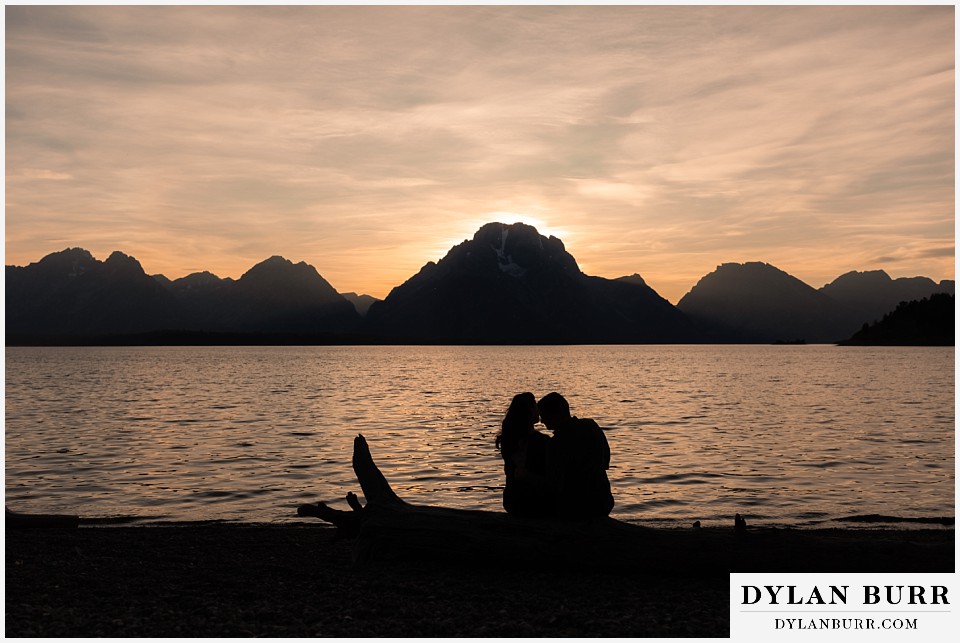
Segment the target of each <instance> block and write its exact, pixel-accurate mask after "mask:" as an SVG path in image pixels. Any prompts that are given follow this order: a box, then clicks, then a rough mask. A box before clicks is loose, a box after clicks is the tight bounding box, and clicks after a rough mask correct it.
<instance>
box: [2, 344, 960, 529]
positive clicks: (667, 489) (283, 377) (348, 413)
mask: <svg viewBox="0 0 960 643" xmlns="http://www.w3.org/2000/svg"><path fill="white" fill-rule="evenodd" d="M525 390H530V391H533V392H534V393H536V394H538V395H542V394H545V393H547V392H550V391H552V390H557V391H560V392H562V393H563V394H564V395H565V396H566V397H567V398H568V399H569V400H570V404H571V407H572V410H573V412H574V414H578V415H581V416H585V417H593V418H595V419H596V420H597V421H598V422H599V423H600V425H601V426H603V427H604V428H606V429H607V439H608V441H609V442H610V447H611V451H612V453H613V461H612V467H613V468H612V469H611V471H610V480H611V483H612V485H613V488H614V495H615V497H616V500H617V506H616V507H615V508H614V512H613V516H614V517H617V518H621V519H627V520H632V521H637V522H642V523H647V524H668V525H674V524H689V523H691V522H693V521H694V520H701V521H702V522H703V523H704V524H705V525H707V524H711V523H713V524H728V523H729V524H732V516H733V514H734V513H741V514H744V515H746V516H747V517H748V519H750V520H751V522H752V523H755V524H787V525H812V524H817V523H819V522H821V521H824V520H829V519H831V518H836V517H840V516H848V515H853V514H865V513H878V514H886V515H900V516H943V515H950V516H952V515H953V510H954V508H953V498H954V491H953V489H954V464H953V462H954V460H953V444H954V442H953V429H954V380H953V349H952V348H947V349H943V348H838V347H833V346H613V347H610V346H573V347H373V346H372V347H309V348H302V347H289V348H288V347H281V348H276V347H269V348H250V347H217V348H175V347H166V348H8V349H6V494H7V497H6V499H7V503H8V504H9V505H10V506H11V507H14V508H18V509H21V510H24V511H59V512H63V511H71V512H76V513H80V514H81V515H84V516H101V517H105V516H117V515H139V516H150V517H161V516H162V517H163V518H164V519H167V520H171V519H173V520H204V519H227V520H246V521H284V520H296V517H295V507H296V506H297V505H298V504H300V503H302V502H306V501H312V500H317V499H323V500H328V501H329V500H334V501H337V502H340V501H339V500H337V499H342V498H343V497H344V496H345V495H346V493H347V492H348V491H357V492H359V488H358V485H357V483H356V480H355V479H354V476H353V472H352V470H351V469H350V457H351V449H352V441H353V437H354V436H355V435H356V434H357V433H363V434H364V435H366V436H367V438H368V440H369V442H370V446H371V450H372V452H373V455H374V458H375V459H376V461H377V463H378V464H379V465H380V467H381V469H382V470H383V472H384V473H385V475H386V476H387V478H388V480H390V481H391V483H392V484H393V486H394V488H395V489H396V490H397V492H398V493H399V494H400V495H401V496H402V497H404V498H406V499H407V500H409V501H411V502H417V503H429V504H444V505H450V506H458V507H468V508H481V509H489V510H500V489H501V485H502V479H501V476H502V467H501V464H500V460H499V456H498V454H497V452H496V451H495V449H494V447H493V442H494V437H495V435H496V432H497V430H498V428H499V422H500V419H501V418H502V414H503V412H504V411H505V410H506V406H507V404H508V403H509V401H510V398H511V397H512V396H513V394H515V393H517V392H520V391H525ZM342 504H344V508H345V503H342Z"/></svg>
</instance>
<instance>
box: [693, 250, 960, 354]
mask: <svg viewBox="0 0 960 643" xmlns="http://www.w3.org/2000/svg"><path fill="white" fill-rule="evenodd" d="M953 292H954V282H953V281H952V280H944V281H941V282H940V283H937V282H934V281H933V280H932V279H928V278H927V277H910V278H900V279H891V278H890V276H889V275H888V274H887V273H886V272H884V271H882V270H874V271H868V272H856V271H854V272H848V273H846V274H844V275H841V276H840V277H837V278H836V279H835V280H834V281H832V282H830V283H829V284H827V285H825V286H823V287H822V288H820V289H815V288H813V287H811V286H809V285H807V284H805V283H804V282H802V281H800V280H799V279H797V278H796V277H793V276H791V275H789V274H787V273H786V272H783V271H782V270H780V269H778V268H776V267H774V266H771V265H770V264H767V263H760V262H749V263H743V264H739V263H727V264H723V265H720V266H718V267H717V269H716V270H714V271H713V272H711V273H710V274H708V275H706V276H704V277H703V278H702V279H700V281H699V282H697V284H696V285H695V286H694V287H693V288H692V289H691V290H690V292H688V293H687V294H686V295H684V296H683V298H681V299H680V301H679V302H677V308H679V309H680V310H682V311H683V312H684V313H686V314H687V315H688V316H689V317H690V318H691V319H692V320H694V321H695V322H696V323H698V325H699V326H700V327H701V328H702V329H703V330H704V331H705V332H706V333H707V334H708V336H709V337H710V339H711V340H712V341H723V342H770V341H777V340H794V339H803V340H805V341H807V342H836V341H839V340H842V339H846V338H848V337H850V336H851V335H852V334H853V333H854V332H856V331H857V330H859V329H860V328H861V326H862V325H863V324H864V323H869V322H873V321H875V320H877V319H878V318H880V317H882V316H883V315H884V314H885V313H887V312H890V311H891V310H893V309H894V308H896V306H897V304H899V303H900V302H902V301H913V300H918V299H922V298H924V297H929V296H930V295H932V294H935V293H949V294H953Z"/></svg>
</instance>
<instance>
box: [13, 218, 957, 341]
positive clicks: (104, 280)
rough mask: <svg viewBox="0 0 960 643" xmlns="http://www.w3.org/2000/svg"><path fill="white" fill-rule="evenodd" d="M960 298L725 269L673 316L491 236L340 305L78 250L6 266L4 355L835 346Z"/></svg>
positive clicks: (507, 234) (329, 296) (307, 269)
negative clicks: (244, 348) (7, 350)
mask: <svg viewBox="0 0 960 643" xmlns="http://www.w3.org/2000/svg"><path fill="white" fill-rule="evenodd" d="M953 291H954V282H953V281H942V282H940V283H939V284H938V283H936V282H933V281H932V280H930V279H927V278H926V277H915V278H909V279H891V278H890V277H889V276H888V275H887V274H886V273H885V272H883V271H870V272H850V273H847V274H845V275H842V276H840V277H838V278H837V279H836V280H834V281H833V282H831V283H830V284H827V285H825V286H823V287H822V288H820V289H819V290H818V289H814V288H812V287H811V286H809V285H807V284H805V283H803V282H802V281H800V280H799V279H796V278H795V277H792V276H791V275H789V274H787V273H785V272H783V271H781V270H779V269H777V268H775V267H774V266H771V265H769V264H765V263H759V262H751V263H744V264H734V263H728V264H723V265H721V266H719V267H718V268H717V269H716V270H715V271H714V272H712V273H710V274H708V275H706V276H704V277H703V278H702V279H700V281H699V282H698V283H697V284H696V285H695V286H694V287H693V288H692V289H691V291H690V292H689V293H687V294H686V295H685V296H684V297H683V298H682V299H681V300H680V301H679V302H678V304H677V306H673V305H672V304H670V302H668V301H667V300H665V299H664V298H663V297H661V296H660V295H659V294H657V293H656V292H655V291H654V290H653V289H652V288H650V287H649V286H648V285H647V284H646V282H645V281H644V280H643V278H642V277H641V276H640V275H638V274H633V275H629V276H624V277H620V278H617V279H606V278H602V277H595V276H590V275H587V274H584V273H583V272H582V271H581V270H580V268H579V266H578V264H577V262H576V259H575V258H574V257H573V256H572V255H571V254H570V253H569V252H568V251H567V250H566V248H565V246H564V244H563V242H562V241H561V240H560V239H557V238H556V237H553V236H550V237H546V236H543V235H541V234H539V233H538V232H537V230H536V229H535V228H533V227H531V226H529V225H525V224H522V223H515V224H512V225H506V224H502V223H490V224H487V225H484V226H483V227H481V228H480V229H479V230H478V231H477V233H476V234H475V235H474V236H473V238H472V239H468V240H466V241H464V242H463V243H461V244H459V245H457V246H455V247H454V248H452V249H451V250H450V251H449V252H448V253H447V254H446V256H444V257H443V258H442V259H441V260H440V261H438V262H436V263H434V262H429V263H427V264H426V265H425V266H423V268H421V270H420V271H419V272H418V273H417V274H416V275H414V276H412V277H411V278H410V279H408V280H407V281H406V282H404V283H403V284H401V285H399V286H397V287H396V288H394V289H393V290H392V291H391V292H390V294H389V295H388V296H387V297H386V298H385V299H384V300H383V301H379V300H376V299H374V298H373V297H370V296H369V295H357V294H355V293H345V294H340V293H338V292H337V291H336V290H335V289H334V288H333V287H332V286H331V285H330V284H329V283H328V282H327V281H326V280H325V279H324V278H323V277H322V276H321V275H320V273H319V272H317V270H316V269H315V268H314V267H313V266H310V265H309V264H306V263H304V262H300V263H296V264H294V263H293V262H291V261H288V260H287V259H284V258H282V257H271V258H269V259H267V260H266V261H263V262H261V263H258V264H257V265H255V266H253V267H252V268H251V269H250V270H248V271H247V272H246V273H244V274H243V275H242V276H241V277H240V278H239V279H230V278H220V277H218V276H216V275H214V274H212V273H209V272H199V273H194V274H191V275H187V276H186V277H182V278H180V279H176V280H170V279H167V278H166V277H164V276H163V275H152V276H151V275H148V274H146V273H145V272H144V270H143V268H142V266H141V265H140V263H139V262H138V261H137V260H136V259H134V258H132V257H130V256H127V255H125V254H123V253H121V252H114V253H113V254H111V255H110V256H109V257H108V258H107V259H106V260H105V261H99V260H97V259H95V258H94V257H93V256H92V255H91V254H90V253H89V252H88V251H86V250H83V249H81V248H71V249H67V250H63V251H61V252H56V253H53V254H50V255H48V256H46V257H44V258H43V259H41V260H40V261H38V262H37V263H32V264H30V265H28V266H23V267H20V266H6V333H7V342H8V344H11V343H13V344H15V343H25V344H29V343H45V342H52V343H56V342H57V341H58V340H63V339H69V340H70V341H74V342H80V343H82V342H84V341H86V342H89V343H96V342H97V341H100V340H102V339H103V338H104V337H107V336H114V338H115V339H116V337H118V336H120V337H124V336H126V337H128V339H129V340H130V342H131V343H137V342H138V340H137V337H136V336H138V335H143V334H151V333H152V334H154V335H156V334H158V333H159V339H158V341H159V342H161V343H162V342H163V341H164V339H163V338H164V337H165V336H170V337H173V338H182V337H184V334H185V333H186V334H188V335H189V334H190V333H194V334H197V333H199V334H202V336H201V340H200V341H206V339H210V338H211V337H212V336H213V335H215V336H219V337H220V341H232V339H228V340H224V339H223V338H224V337H228V338H233V337H234V336H235V335H236V336H238V337H239V336H244V338H241V339H240V340H238V341H239V342H241V343H242V342H250V341H258V340H259V339H263V340H265V339H266V338H270V341H271V342H281V343H282V342H297V343H300V342H315V341H323V342H341V343H352V342H354V341H362V342H383V343H393V342H398V343H463V344H541V343H690V342H770V341H776V340H795V339H803V340H805V341H808V342H833V341H838V340H842V339H846V338H848V337H850V336H851V335H852V334H853V333H854V332H856V331H857V330H859V329H860V328H861V327H862V326H863V325H864V324H865V323H870V322H873V321H875V320H877V319H879V318H880V317H882V316H883V315H884V314H885V313H888V312H890V311H892V310H893V309H894V308H895V307H896V306H897V305H898V304H899V303H900V302H901V301H912V300H918V299H922V298H924V297H929V296H930V295H932V294H934V293H939V292H946V293H950V294H952V293H953ZM165 334H166V335H165ZM211 334H213V335H211ZM154 339H156V337H155V338H154ZM170 341H179V340H178V339H171V340H170ZM192 341H198V340H196V338H194V340H192Z"/></svg>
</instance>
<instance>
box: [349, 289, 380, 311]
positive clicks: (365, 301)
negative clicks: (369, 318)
mask: <svg viewBox="0 0 960 643" xmlns="http://www.w3.org/2000/svg"><path fill="white" fill-rule="evenodd" d="M342 294H343V297H344V299H346V300H347V301H349V302H350V303H352V304H353V307H354V308H356V309H357V312H358V313H360V316H361V317H363V316H364V315H366V314H367V311H368V310H370V306H372V305H373V303H374V302H377V301H380V300H379V299H377V298H376V297H372V296H370V295H358V294H357V293H355V292H345V293H342Z"/></svg>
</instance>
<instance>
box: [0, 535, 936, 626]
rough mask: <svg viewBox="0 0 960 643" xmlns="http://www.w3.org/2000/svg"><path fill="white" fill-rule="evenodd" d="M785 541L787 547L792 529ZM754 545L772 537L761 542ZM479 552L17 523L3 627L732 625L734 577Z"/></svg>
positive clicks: (882, 564)
mask: <svg viewBox="0 0 960 643" xmlns="http://www.w3.org/2000/svg"><path fill="white" fill-rule="evenodd" d="M812 537H815V538H817V539H819V540H818V542H819V541H823V542H826V543H831V542H834V541H840V542H843V543H844V544H845V545H846V546H849V545H857V544H859V543H865V544H870V543H871V542H874V541H876V542H880V541H882V542H883V543H885V544H892V546H894V547H895V548H896V550H897V551H909V552H911V556H912V558H911V559H910V560H909V561H908V562H907V563H906V564H907V566H908V567H910V566H916V567H917V571H920V569H919V568H924V570H926V571H932V570H937V571H953V567H954V560H953V541H954V532H953V530H952V529H929V530H914V531H869V530H866V531H846V530H830V531H829V533H824V534H822V535H815V536H812ZM803 538H805V539H809V538H810V536H803ZM767 540H769V539H767ZM777 540H778V541H779V542H781V543H782V542H787V543H788V550H789V542H790V541H789V540H787V541H784V539H783V538H782V537H777ZM756 542H757V543H758V545H757V546H759V547H761V548H763V547H766V545H763V544H762V543H763V542H764V538H762V537H761V538H758V539H757V541H756ZM867 549H870V548H869V547H868V548H867ZM876 551H889V548H882V549H876ZM948 551H949V554H948V553H947V552H948ZM900 558H901V560H900V561H899V562H896V561H890V560H888V559H889V556H888V555H887V554H878V557H877V560H876V561H873V563H872V564H875V565H876V566H877V568H876V569H875V571H892V569H888V568H887V567H889V565H898V566H901V567H902V565H903V564H904V563H903V559H902V557H900ZM477 562H478V564H477V565H471V566H467V567H464V566H457V567H446V566H444V565H443V564H441V563H435V564H423V563H411V562H401V563H390V564H384V565H379V566H375V565H363V566H357V565H354V564H353V563H352V561H351V548H350V544H349V543H348V542H344V541H335V540H334V531H333V530H332V529H329V528H326V527H324V526H321V525H319V524H307V523H305V524H303V525H284V526H268V525H178V526H162V527H142V526H141V527H81V528H79V529H35V530H13V529H8V530H6V635H7V636H14V637H36V636H70V637H79V636H110V637H118V636H150V637H175V636H207V637H224V636H228V637H243V636H271V637H315V636H326V637H359V636H364V637H380V636H391V637H423V636H460V637H464V636H480V637H500V636H549V637H567V636H617V637H645V636H655V637H676V636H702V637H712V636H717V637H724V636H728V634H729V624H728V576H727V575H726V574H716V573H710V574H702V575H700V574H693V575H689V574H688V575H685V576H684V577H672V576H671V575H669V574H663V573H658V574H638V573H621V572H618V570H598V571H591V572H582V571H581V572H570V571H566V572H548V571H530V570H519V569H509V568H507V569H501V568H498V567H497V565H495V564H488V561H477ZM887 563H889V565H888V564H887ZM823 564H824V565H830V564H836V563H831V562H830V561H827V562H825V563H823ZM771 571H774V570H771ZM835 571H843V570H840V569H837V570H835Z"/></svg>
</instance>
